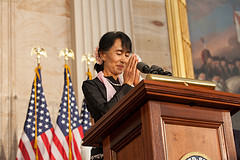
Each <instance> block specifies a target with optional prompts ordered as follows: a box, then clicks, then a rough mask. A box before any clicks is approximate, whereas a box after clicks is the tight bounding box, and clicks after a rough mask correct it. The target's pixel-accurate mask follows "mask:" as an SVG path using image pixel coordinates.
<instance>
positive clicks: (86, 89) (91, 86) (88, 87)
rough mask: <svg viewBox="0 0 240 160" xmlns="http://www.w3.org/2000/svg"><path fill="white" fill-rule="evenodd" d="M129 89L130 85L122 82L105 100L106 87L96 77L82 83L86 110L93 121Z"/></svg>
mask: <svg viewBox="0 0 240 160" xmlns="http://www.w3.org/2000/svg"><path fill="white" fill-rule="evenodd" d="M131 89H132V87H131V86H130V85H128V84H123V85H122V86H121V88H120V89H119V90H118V91H117V92H116V93H115V95H114V96H113V97H112V99H111V100H109V101H108V102H107V98H106V97H107V94H106V88H105V86H104V84H103V83H102V82H101V81H100V80H99V79H98V78H95V79H94V80H86V81H84V82H83V85H82V90H83V94H84V96H85V99H86V104H87V108H88V111H89V112H90V113H91V116H92V117H93V118H94V121H95V122H96V121H98V120H99V119H100V118H101V117H102V116H103V115H104V114H105V113H106V112H107V111H109V110H110V109H111V108H112V107H113V106H114V105H115V104H116V103H117V102H118V101H119V100H120V99H122V98H123V97H124V95H126V94H127V93H128V92H129V91H130V90H131Z"/></svg>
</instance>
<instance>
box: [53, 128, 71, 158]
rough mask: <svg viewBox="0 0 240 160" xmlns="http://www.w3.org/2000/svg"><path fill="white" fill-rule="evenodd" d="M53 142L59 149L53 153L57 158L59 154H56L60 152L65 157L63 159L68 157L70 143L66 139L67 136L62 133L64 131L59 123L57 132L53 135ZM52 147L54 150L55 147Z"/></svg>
mask: <svg viewBox="0 0 240 160" xmlns="http://www.w3.org/2000/svg"><path fill="white" fill-rule="evenodd" d="M60 140H62V141H60ZM53 143H54V144H55V146H56V148H57V149H55V150H54V151H52V155H53V156H54V157H55V158H56V159H57V155H55V154H56V153H58V152H59V153H60V154H61V156H62V157H63V159H68V152H69V150H68V144H67V142H66V141H65V137H64V135H63V134H62V132H61V131H60V128H59V127H58V125H56V128H55V133H54V135H53ZM53 143H52V144H53ZM51 149H52V150H53V148H51ZM56 150H57V151H58V152H57V151H56ZM58 157H59V156H58Z"/></svg>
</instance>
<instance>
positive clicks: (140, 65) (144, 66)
mask: <svg viewBox="0 0 240 160" xmlns="http://www.w3.org/2000/svg"><path fill="white" fill-rule="evenodd" d="M137 69H138V70H139V71H140V72H142V73H149V71H150V70H151V69H150V67H149V66H148V65H147V64H145V63H143V62H138V64H137Z"/></svg>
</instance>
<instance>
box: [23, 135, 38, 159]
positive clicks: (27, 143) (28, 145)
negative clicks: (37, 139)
mask: <svg viewBox="0 0 240 160" xmlns="http://www.w3.org/2000/svg"><path fill="white" fill-rule="evenodd" d="M21 140H22V142H23V144H24V146H25V147H26V149H27V153H28V155H29V157H30V159H34V158H35V153H34V150H33V146H32V143H31V142H30V141H29V139H28V137H27V135H26V133H25V132H23V134H22V139H21ZM22 154H23V155H24V154H26V153H25V152H22Z"/></svg>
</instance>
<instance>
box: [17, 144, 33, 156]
mask: <svg viewBox="0 0 240 160" xmlns="http://www.w3.org/2000/svg"><path fill="white" fill-rule="evenodd" d="M19 149H20V150H18V153H19V154H18V157H17V158H19V159H21V157H23V158H24V159H25V160H31V159H30V157H29V155H28V152H27V149H26V147H25V145H24V143H23V142H22V140H21V139H20V142H19ZM20 153H21V154H20ZM22 153H25V154H22Z"/></svg>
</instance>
